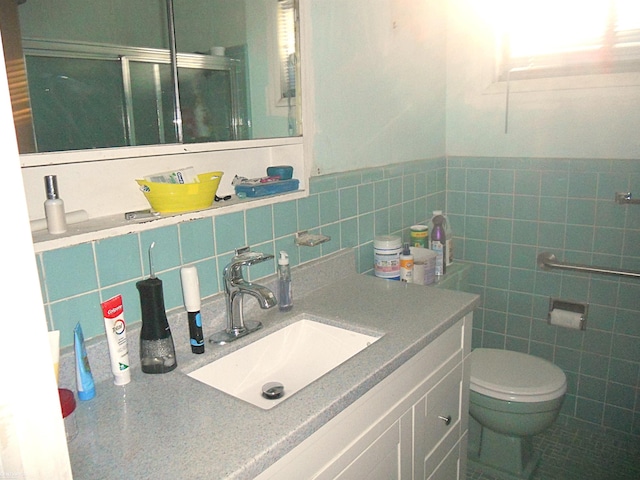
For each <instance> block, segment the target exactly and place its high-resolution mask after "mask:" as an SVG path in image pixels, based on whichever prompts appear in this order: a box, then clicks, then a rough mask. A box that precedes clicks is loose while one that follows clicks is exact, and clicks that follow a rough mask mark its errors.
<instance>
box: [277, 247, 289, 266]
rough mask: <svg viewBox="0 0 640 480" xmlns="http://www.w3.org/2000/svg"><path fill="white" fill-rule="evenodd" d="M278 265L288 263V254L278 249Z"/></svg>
mask: <svg viewBox="0 0 640 480" xmlns="http://www.w3.org/2000/svg"><path fill="white" fill-rule="evenodd" d="M278 265H289V255H287V252H285V251H284V250H281V251H280V258H278Z"/></svg>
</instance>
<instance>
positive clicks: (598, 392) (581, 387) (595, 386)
mask: <svg viewBox="0 0 640 480" xmlns="http://www.w3.org/2000/svg"><path fill="white" fill-rule="evenodd" d="M606 390H607V382H605V381H604V380H602V379H601V378H594V377H588V376H586V375H580V380H579V383H578V396H580V397H584V398H588V399H589V400H596V401H598V402H604V397H605V394H606Z"/></svg>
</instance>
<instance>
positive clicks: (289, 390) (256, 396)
mask: <svg viewBox="0 0 640 480" xmlns="http://www.w3.org/2000/svg"><path fill="white" fill-rule="evenodd" d="M379 338H380V336H372V335H365V334H362V333H358V332H354V331H352V330H348V329H345V328H340V327H334V326H331V325H327V324H324V323H320V322H317V321H315V320H310V319H307V318H303V319H301V320H298V321H296V322H295V323H292V324H291V325H288V326H286V327H284V328H282V329H280V330H278V331H276V332H274V333H271V334H269V335H267V336H266V337H263V338H261V339H259V340H256V341H255V342H253V343H250V344H249V345H247V346H245V347H242V348H240V349H239V350H236V351H234V352H232V353H230V354H229V355H226V356H224V357H222V358H220V359H218V360H216V361H214V362H211V363H210V364H208V365H205V366H204V367H201V368H199V369H197V370H195V371H193V372H191V373H189V374H188V375H189V376H190V377H192V378H195V379H196V380H199V381H201V382H203V383H205V384H207V385H209V386H211V387H214V388H217V389H218V390H222V391H223V392H225V393H228V394H229V395H232V396H234V397H236V398H239V399H241V400H244V401H246V402H249V403H251V404H253V405H256V406H258V407H260V408H263V409H265V410H268V409H270V408H273V407H275V406H276V405H278V404H279V403H280V402H282V401H284V400H286V399H287V398H290V397H291V396H292V395H293V394H295V393H296V392H297V391H299V390H301V389H303V388H304V387H306V386H307V385H309V384H310V383H311V382H313V381H314V380H317V379H318V378H320V377H321V376H323V375H324V374H325V373H327V372H329V371H330V370H332V369H334V368H335V367H337V366H338V365H340V364H341V363H343V362H345V361H346V360H348V359H349V358H351V357H352V356H354V355H355V354H356V353H358V352H360V351H362V350H364V349H365V348H367V347H368V346H369V345H371V344H372V343H374V342H375V341H376V340H378V339H379ZM273 382H277V383H279V384H281V385H282V386H283V387H284V395H282V396H281V397H279V398H277V399H267V398H265V397H264V396H263V395H262V391H263V386H264V385H266V384H269V383H273ZM272 386H273V385H272Z"/></svg>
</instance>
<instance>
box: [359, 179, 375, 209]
mask: <svg viewBox="0 0 640 480" xmlns="http://www.w3.org/2000/svg"><path fill="white" fill-rule="evenodd" d="M371 211H373V183H366V184H364V185H360V186H358V214H359V215H362V214H364V213H369V212H371Z"/></svg>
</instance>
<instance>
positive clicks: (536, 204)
mask: <svg viewBox="0 0 640 480" xmlns="http://www.w3.org/2000/svg"><path fill="white" fill-rule="evenodd" d="M513 218H515V219H517V220H538V218H540V200H539V199H538V197H533V196H531V195H515V196H514V197H513Z"/></svg>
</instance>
